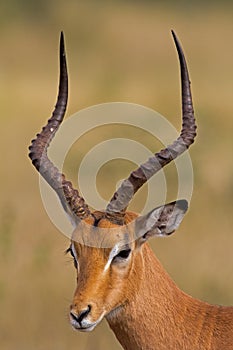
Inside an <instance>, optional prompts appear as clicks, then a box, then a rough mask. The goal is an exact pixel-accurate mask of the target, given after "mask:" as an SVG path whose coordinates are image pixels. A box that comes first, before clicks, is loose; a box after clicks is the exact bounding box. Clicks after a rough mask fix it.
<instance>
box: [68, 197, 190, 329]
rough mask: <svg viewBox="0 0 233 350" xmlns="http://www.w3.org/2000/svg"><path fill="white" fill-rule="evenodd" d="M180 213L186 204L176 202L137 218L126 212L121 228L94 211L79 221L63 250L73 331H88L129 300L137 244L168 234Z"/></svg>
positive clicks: (138, 264)
mask: <svg viewBox="0 0 233 350" xmlns="http://www.w3.org/2000/svg"><path fill="white" fill-rule="evenodd" d="M186 210H187V202H186V201H178V202H173V203H169V204H166V205H165V206H161V207H158V208H156V209H153V210H152V211H151V212H150V213H149V214H147V215H145V216H141V217H137V215H136V214H134V213H129V212H127V213H126V214H125V220H126V221H125V225H116V224H113V223H112V222H111V221H109V219H107V218H106V217H105V213H99V212H98V213H93V214H92V216H91V217H90V218H88V219H86V220H84V221H82V222H80V225H78V227H77V229H76V230H75V232H74V234H73V240H72V242H71V245H70V248H69V249H68V251H69V252H70V253H71V255H72V256H73V259H74V265H75V267H76V270H77V288H76V291H75V295H74V299H73V303H72V305H71V307H70V322H71V325H72V326H73V327H74V328H75V329H78V330H81V331H91V330H93V329H94V327H95V326H96V325H97V324H98V323H99V322H100V321H101V320H102V318H103V317H104V316H106V315H108V314H109V313H110V312H112V311H115V310H117V309H120V308H121V307H122V306H123V305H124V304H125V303H127V301H128V300H131V299H132V298H133V295H134V294H135V293H137V291H138V288H139V287H140V276H141V273H142V267H143V261H142V260H143V254H142V249H141V247H142V245H143V244H144V243H145V242H146V241H147V239H148V238H150V237H151V236H155V235H157V236H161V235H162V236H166V235H170V234H171V233H172V232H174V230H175V229H176V228H177V227H178V226H179V224H180V222H181V220H182V218H183V216H184V214H185V212H186ZM90 245H92V246H90ZM132 285H133V288H132Z"/></svg>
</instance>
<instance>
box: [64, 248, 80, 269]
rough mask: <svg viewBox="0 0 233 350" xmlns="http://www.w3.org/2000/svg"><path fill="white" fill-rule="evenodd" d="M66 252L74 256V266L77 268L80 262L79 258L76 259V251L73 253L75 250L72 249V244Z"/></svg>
mask: <svg viewBox="0 0 233 350" xmlns="http://www.w3.org/2000/svg"><path fill="white" fill-rule="evenodd" d="M66 254H70V255H71V256H72V258H73V260H74V267H75V268H76V269H77V267H78V263H77V260H76V258H75V256H74V253H73V250H72V248H71V246H70V247H69V248H68V249H67V250H66Z"/></svg>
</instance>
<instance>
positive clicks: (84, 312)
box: [70, 305, 91, 325]
mask: <svg viewBox="0 0 233 350" xmlns="http://www.w3.org/2000/svg"><path fill="white" fill-rule="evenodd" d="M90 311H91V305H88V306H87V308H86V309H84V310H82V311H81V312H80V313H79V314H78V315H77V314H75V313H74V312H73V311H70V317H71V319H72V320H74V321H76V322H78V323H79V324H80V325H81V323H82V320H83V319H84V318H85V317H86V316H87V315H88V314H89V313H90Z"/></svg>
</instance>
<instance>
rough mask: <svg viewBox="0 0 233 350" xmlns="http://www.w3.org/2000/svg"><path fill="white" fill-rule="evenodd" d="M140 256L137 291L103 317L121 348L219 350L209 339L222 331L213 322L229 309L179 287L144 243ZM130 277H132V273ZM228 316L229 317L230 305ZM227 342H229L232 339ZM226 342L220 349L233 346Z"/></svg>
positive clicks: (142, 349) (214, 340)
mask: <svg viewBox="0 0 233 350" xmlns="http://www.w3.org/2000/svg"><path fill="white" fill-rule="evenodd" d="M142 259H143V263H141V264H140V266H141V271H140V274H141V284H140V287H139V289H138V291H137V292H136V293H135V294H134V297H133V299H132V300H129V301H128V302H127V303H126V304H125V305H124V306H122V307H120V308H118V309H117V310H115V311H113V312H111V313H110V314H109V315H108V316H107V321H108V323H109V325H110V327H111V328H112V330H113V332H114V333H115V335H116V337H117V339H118V341H119V342H120V343H121V345H122V346H123V348H124V349H125V350H139V349H140V350H152V349H153V350H174V349H177V350H178V349H179V350H181V349H182V350H190V349H192V350H207V349H218V350H219V349H220V348H219V347H218V346H219V345H220V346H222V343H221V342H220V343H218V339H213V334H214V332H215V331H216V330H217V331H219V330H220V332H221V331H222V330H221V329H220V328H221V324H220V325H217V326H218V328H216V322H217V319H218V317H220V318H221V314H222V313H226V310H227V309H228V311H229V308H223V307H222V308H221V307H217V306H210V305H209V304H206V303H203V302H201V301H198V300H195V299H193V298H191V297H190V296H188V295H186V294H185V293H183V292H182V291H181V290H179V289H178V287H177V286H176V285H175V283H174V282H173V281H172V280H171V278H170V277H169V276H168V275H167V273H166V272H165V270H164V269H163V268H162V266H161V264H160V263H159V261H158V260H157V259H156V257H155V256H154V254H153V252H152V251H151V249H150V248H149V246H148V245H146V244H145V245H144V247H143V251H142ZM135 268H136V267H135ZM137 268H138V267H137ZM137 275H139V271H138V273H137ZM131 276H132V277H134V278H135V273H132V274H131ZM130 284H131V283H129V285H130ZM224 316H226V315H224ZM229 317H230V318H231V320H232V317H233V308H231V312H230V314H229ZM231 322H232V321H231ZM223 331H224V332H225V330H223ZM225 333H226V332H225ZM228 333H229V334H228V336H229V337H231V339H232V336H233V330H232V329H230V328H229V330H228ZM225 335H226V334H225ZM227 341H230V342H231V343H232V340H229V339H227ZM229 344H230V343H229ZM229 344H228V343H226V344H225V345H224V346H225V347H222V348H221V349H223V348H224V350H225V349H233V345H232V347H230V346H231V345H229Z"/></svg>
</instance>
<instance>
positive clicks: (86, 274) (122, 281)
mask: <svg viewBox="0 0 233 350" xmlns="http://www.w3.org/2000/svg"><path fill="white" fill-rule="evenodd" d="M172 35H173V38H174V41H175V45H176V49H177V51H178V56H179V62H180V70H181V86H182V122H183V123H182V130H181V133H180V136H179V137H178V138H177V140H175V141H174V142H173V143H172V144H171V145H169V146H167V147H166V148H165V149H163V150H161V151H160V152H159V153H156V154H155V155H154V156H153V157H151V158H149V160H147V161H146V162H145V163H144V164H142V165H141V166H139V167H138V169H136V170H135V171H133V172H132V173H131V174H130V176H129V177H128V178H127V179H126V180H124V181H123V182H122V184H121V185H120V187H119V188H118V189H117V191H116V192H115V193H114V195H113V197H112V198H111V200H110V201H109V204H108V205H107V207H106V210H103V211H93V212H91V210H90V209H89V207H88V205H87V204H86V203H85V201H84V199H83V198H82V197H81V196H80V194H79V192H78V190H76V189H74V188H73V186H72V184H71V182H70V181H67V180H66V178H65V176H64V175H63V174H62V173H61V172H60V171H59V170H58V169H57V168H56V166H55V165H54V164H53V163H52V162H51V161H50V160H49V158H48V156H47V149H48V147H49V144H50V142H51V140H52V138H53V137H54V135H55V133H56V132H57V130H58V128H59V126H60V124H61V122H62V120H63V117H64V114H65V111H66V105H67V96H68V75H67V66H66V57H65V48H64V38H63V34H61V39H60V82H59V92H58V98H57V103H56V106H55V109H54V112H53V114H52V117H51V118H50V119H49V120H48V123H47V125H46V126H45V127H44V128H43V129H42V131H41V133H40V134H38V135H37V137H36V139H35V140H33V141H32V144H31V146H30V154H29V156H30V158H31V160H32V163H33V164H34V166H35V167H36V169H37V170H38V171H39V173H40V174H41V175H42V176H43V177H44V178H45V180H46V181H47V182H48V184H49V185H50V186H51V187H52V188H53V189H54V190H55V191H56V193H57V195H58V197H59V199H60V201H61V204H62V206H63V208H64V210H65V211H66V213H67V214H68V216H69V218H70V219H71V221H72V223H73V225H74V226H75V229H74V233H73V235H72V239H71V244H70V247H69V248H68V250H67V252H69V253H70V254H71V255H72V257H73V259H74V265H75V267H76V270H77V287H76V291H75V293H74V297H73V302H72V304H71V306H70V314H69V317H70V323H71V325H72V326H73V328H74V329H77V330H80V331H91V330H93V329H94V328H95V327H96V325H98V324H99V323H100V322H101V320H102V319H103V318H104V317H105V318H106V319H107V321H108V323H109V325H110V327H111V329H112V330H113V332H114V333H115V336H116V338H117V339H118V340H119V342H120V343H121V345H122V347H123V348H124V349H127V350H139V349H140V350H142V349H143V350H152V349H153V350H163V349H164V350H165V349H166V350H175V349H177V350H178V349H179V350H207V349H211V350H230V349H231V350H232V349H233V307H223V306H214V305H209V304H207V303H204V302H202V301H199V300H196V299H194V298H192V297H191V296H189V295H186V294H185V293H184V292H182V291H181V290H180V289H179V288H178V287H177V286H176V284H175V283H174V282H173V281H172V279H171V278H170V277H169V276H168V275H167V273H166V271H165V270H164V269H163V267H162V266H161V264H160V262H159V261H158V260H157V258H156V257H155V255H154V253H153V252H152V250H151V249H150V247H149V245H148V243H147V240H148V239H149V238H150V237H153V236H167V235H170V234H171V233H173V232H174V230H176V229H177V228H178V226H179V224H180V223H181V221H182V219H183V216H184V214H185V212H186V211H187V208H188V204H187V201H186V200H177V201H175V202H172V203H168V204H165V205H163V206H160V207H158V208H155V209H153V210H151V212H149V213H148V214H146V215H144V216H139V215H137V214H135V213H133V212H128V211H127V206H128V204H129V202H130V201H131V199H132V198H133V195H134V194H135V193H136V192H137V191H138V190H139V188H140V187H141V186H142V185H143V184H144V183H145V182H146V181H147V180H148V179H149V178H150V177H151V176H153V175H154V174H155V173H157V172H158V171H159V170H160V169H161V168H162V167H164V166H165V165H166V164H168V163H169V162H171V161H172V160H173V159H174V158H176V157H177V156H179V155H180V154H182V153H183V152H185V151H186V150H187V148H188V147H189V146H190V145H191V144H192V143H193V141H194V138H195V136H196V125H195V119H194V111H193V104H192V96H191V90H190V82H189V75H188V69H187V65H186V61H185V57H184V54H183V51H182V48H181V46H180V43H179V41H178V39H177V37H176V35H175V33H174V32H172ZM90 238H91V239H93V242H94V244H89V243H88V242H90Z"/></svg>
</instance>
